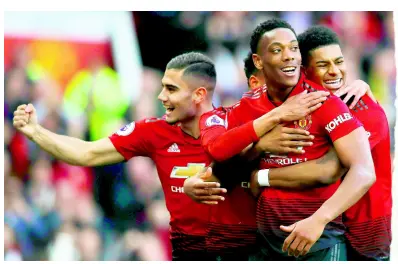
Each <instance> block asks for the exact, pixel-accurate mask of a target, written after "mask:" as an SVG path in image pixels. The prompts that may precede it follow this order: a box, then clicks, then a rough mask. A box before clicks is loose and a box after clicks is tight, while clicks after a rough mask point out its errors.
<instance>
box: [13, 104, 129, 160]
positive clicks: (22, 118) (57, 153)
mask: <svg viewBox="0 0 398 264" xmlns="http://www.w3.org/2000/svg"><path fill="white" fill-rule="evenodd" d="M13 123H14V127H15V128H16V129H17V130H18V131H20V132H22V133H23V134H24V135H25V136H27V137H28V138H29V139H30V140H32V141H34V142H35V143H37V144H38V145H39V146H40V147H41V148H42V149H43V150H45V151H47V152H48V153H50V154H51V155H53V156H54V157H55V158H56V159H59V160H62V161H64V162H66V163H69V164H72V165H78V166H99V165H106V164H112V163H117V162H121V161H123V160H124V158H123V156H122V155H121V154H119V152H118V151H117V150H116V148H115V147H114V146H113V144H112V142H111V141H110V140H109V138H104V139H100V140H97V141H93V142H88V141H84V140H81V139H78V138H73V137H68V136H63V135H58V134H55V133H53V132H51V131H49V130H47V129H45V128H43V127H42V126H40V124H38V122H37V114H36V110H35V108H34V107H33V105H32V104H29V105H20V106H18V108H17V110H16V111H15V112H14V122H13Z"/></svg>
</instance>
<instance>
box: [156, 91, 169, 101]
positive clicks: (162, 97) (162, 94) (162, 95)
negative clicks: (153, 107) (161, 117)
mask: <svg viewBox="0 0 398 264" xmlns="http://www.w3.org/2000/svg"><path fill="white" fill-rule="evenodd" d="M158 99H159V100H160V101H162V102H165V101H167V95H166V89H164V88H163V89H162V90H161V91H160V93H159V95H158Z"/></svg>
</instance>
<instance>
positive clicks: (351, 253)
mask: <svg viewBox="0 0 398 264" xmlns="http://www.w3.org/2000/svg"><path fill="white" fill-rule="evenodd" d="M347 259H348V260H349V261H390V255H388V256H384V257H368V256H364V255H362V254H359V253H358V251H356V250H355V249H354V248H352V247H351V246H350V244H349V243H348V244H347Z"/></svg>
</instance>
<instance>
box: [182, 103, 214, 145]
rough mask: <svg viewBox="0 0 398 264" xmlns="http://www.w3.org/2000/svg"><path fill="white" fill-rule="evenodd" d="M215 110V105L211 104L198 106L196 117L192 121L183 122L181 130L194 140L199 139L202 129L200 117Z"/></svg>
mask: <svg viewBox="0 0 398 264" xmlns="http://www.w3.org/2000/svg"><path fill="white" fill-rule="evenodd" d="M211 110H213V105H212V103H211V102H206V103H203V104H201V105H199V106H198V109H197V112H196V115H195V116H194V117H192V119H190V120H186V121H184V122H181V129H182V131H184V132H185V133H187V134H188V135H190V136H192V137H193V138H196V139H198V138H199V137H200V127H199V120H200V117H201V116H202V115H203V114H204V113H207V112H209V111H211Z"/></svg>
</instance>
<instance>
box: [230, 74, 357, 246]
mask: <svg viewBox="0 0 398 264" xmlns="http://www.w3.org/2000/svg"><path fill="white" fill-rule="evenodd" d="M304 89H306V90H308V91H309V92H312V91H316V90H325V89H324V88H323V87H321V86H319V85H317V84H315V83H312V82H310V81H308V80H306V78H305V76H304V75H303V74H302V76H301V77H300V80H299V82H298V84H297V85H296V87H295V88H294V89H293V90H292V92H291V93H290V95H289V97H290V96H293V95H296V94H299V93H301V92H303V91H304ZM275 107H277V105H274V104H273V102H271V101H270V100H269V97H268V95H267V89H266V88H264V87H263V88H259V89H256V90H254V91H253V92H249V93H247V94H246V96H245V97H244V98H242V100H241V101H240V102H239V103H237V104H236V105H235V106H234V107H233V109H232V110H231V111H230V113H229V115H228V129H231V128H233V127H235V126H239V125H242V124H244V123H246V122H248V121H250V120H253V119H254V118H257V117H260V116H261V115H263V114H265V113H267V112H269V111H271V110H272V109H274V108H275ZM287 125H288V126H289V127H298V128H303V129H306V130H308V131H310V133H311V134H312V135H314V136H315V139H314V140H313V143H314V144H313V145H312V146H311V147H306V148H305V151H306V152H305V153H304V154H301V155H297V154H288V155H272V154H269V155H266V157H265V158H263V159H262V163H261V168H276V167H283V166H288V165H293V164H297V163H301V162H305V161H308V160H313V159H317V158H319V157H321V156H323V155H324V154H326V152H327V151H328V150H329V148H330V147H331V142H333V141H335V140H337V139H339V138H341V137H343V136H345V135H347V134H349V133H350V132H352V131H353V130H355V129H357V128H358V127H360V126H361V124H360V122H359V121H358V120H357V119H356V118H354V117H353V116H352V115H351V114H350V111H349V109H348V108H347V106H346V105H345V104H344V103H343V102H342V101H341V100H340V99H339V98H337V97H335V96H333V95H331V96H330V97H329V98H328V99H327V100H326V101H325V102H324V104H323V106H322V107H321V108H320V109H318V110H317V111H315V112H314V113H312V114H311V115H308V116H307V117H306V118H304V119H302V120H299V121H296V122H292V123H291V124H287ZM235 140H236V139H235ZM338 186H339V183H335V184H331V185H329V186H326V187H320V188H313V189H310V190H299V191H294V190H290V189H277V188H272V187H268V188H265V189H264V191H263V193H262V194H261V197H260V198H259V201H258V207H257V224H258V228H259V230H260V232H261V233H262V234H263V236H264V238H265V239H266V240H267V241H268V242H269V244H270V245H271V246H272V248H273V249H274V250H275V251H278V252H280V253H281V254H286V253H282V251H281V249H282V244H283V242H284V239H285V238H286V237H287V235H288V234H287V233H284V232H283V231H281V230H280V228H279V226H280V225H281V224H283V225H290V224H293V223H294V222H296V221H299V220H302V219H305V218H307V217H309V216H311V215H312V214H313V213H314V212H315V211H316V210H317V209H318V208H319V207H320V206H321V205H322V204H323V203H324V202H325V201H326V200H327V199H328V198H329V197H330V196H332V194H333V193H334V192H335V191H336V189H337V188H338ZM343 233H344V226H343V224H342V220H341V216H340V217H338V218H336V219H335V220H333V221H332V222H330V223H329V224H328V225H327V226H326V228H325V231H324V233H323V234H322V236H321V238H320V239H319V240H318V242H317V243H316V244H315V245H314V246H313V247H312V249H311V251H312V252H313V251H317V250H320V249H323V248H327V247H331V246H333V245H334V244H336V243H338V242H339V241H342V240H343V236H342V234H343Z"/></svg>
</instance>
